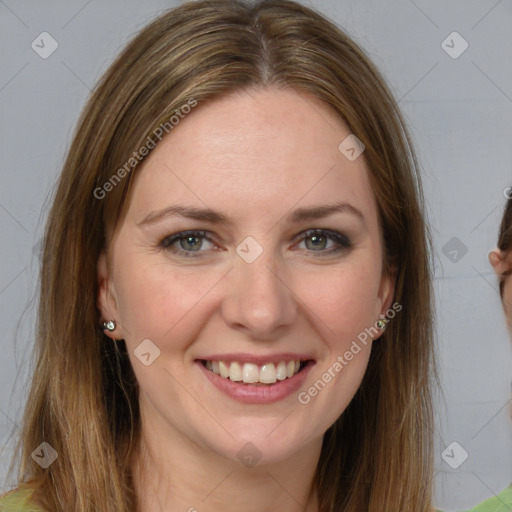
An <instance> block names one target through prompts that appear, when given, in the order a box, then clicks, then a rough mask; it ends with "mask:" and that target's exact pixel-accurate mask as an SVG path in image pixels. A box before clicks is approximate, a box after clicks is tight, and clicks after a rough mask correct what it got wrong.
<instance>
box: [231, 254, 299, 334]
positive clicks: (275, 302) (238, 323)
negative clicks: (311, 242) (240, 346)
mask: <svg viewBox="0 0 512 512" xmlns="http://www.w3.org/2000/svg"><path fill="white" fill-rule="evenodd" d="M287 276H288V274H287V273H286V272H285V271H284V268H283V266H282V265H279V264H278V262H277V261H276V259H275V258H274V257H273V256H272V255H271V254H270V251H263V254H261V255H260V256H259V257H258V258H257V259H256V260H255V261H253V262H252V263H247V262H246V261H244V260H243V259H242V258H240V257H238V256H235V262H234V268H233V269H232V270H231V272H229V274H228V276H227V279H228V282H227V291H226V294H225V298H224V300H223V302H222V307H221V311H222V316H223V318H224V321H225V322H226V324H227V325H228V326H229V327H231V328H232V329H236V330H239V331H243V332H244V333H245V334H246V335H247V336H248V337H250V338H251V339H256V340H260V341H270V340H275V339H277V338H278V337H280V336H282V335H283V332H284V331H285V330H286V328H287V327H289V326H291V325H292V324H293V323H295V322H296V318H297V309H298V308H297V302H296V298H295V296H294V294H293V291H292V289H291V286H290V283H289V281H290V279H289V276H288V279H287ZM287 281H288V282H287Z"/></svg>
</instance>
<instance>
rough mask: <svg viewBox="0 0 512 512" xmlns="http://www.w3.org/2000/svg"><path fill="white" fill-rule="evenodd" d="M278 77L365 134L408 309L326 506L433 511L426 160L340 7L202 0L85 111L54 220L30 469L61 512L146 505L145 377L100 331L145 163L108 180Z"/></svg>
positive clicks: (328, 442)
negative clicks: (141, 453) (136, 482)
mask: <svg viewBox="0 0 512 512" xmlns="http://www.w3.org/2000/svg"><path fill="white" fill-rule="evenodd" d="M273 86H275V87H289V88H292V89H294V90H297V91H301V92H304V93H309V94H311V95H313V96H315V97H316V98H318V99H319V100H321V101H323V102H325V104H326V105H328V106H329V107H330V108H331V109H332V111H333V112H335V113H336V114H337V115H338V116H339V118H340V119H342V120H343V121H344V122H345V123H346V124H347V125H348V127H349V128H350V130H351V132H352V133H354V134H355V135H356V136H357V137H358V138H359V139H360V140H361V141H362V142H363V144H364V145H365V146H366V150H365V152H364V158H365V161H366V163H367V166H368V169H369V173H370V179H371V184H372V188H373V191H374V194H375V197H376V200H377V203H378V208H379V216H380V223H381V226H382V230H383V236H384V241H385V254H386V261H387V262H388V263H389V262H392V263H393V264H394V265H396V266H397V268H398V274H397V283H396V291H395V301H396V302H398V303H400V304H401V305H402V307H403V311H402V312H401V313H400V314H398V315H397V316H396V318H395V319H394V320H393V321H392V322H390V323H389V325H388V327H387V329H386V331H385V332H384V334H383V335H382V337H381V339H380V340H379V341H378V342H377V343H374V346H373V349H372V353H371V357H370V362H369V366H368V369H367V372H366V374H365V377H364V380H363V382H362V384H361V386H360V388H359V390H358V391H357V393H356V395H355V397H354V398H353V400H352V401H351V403H350V404H349V406H348V407H347V409H346V410H345V411H344V413H343V414H342V415H341V416H340V418H339V419H338V420H337V421H336V422H335V424H334V425H333V426H332V427H331V428H329V429H328V431H327V432H326V434H325V436H324V442H323V448H322V452H321V457H320V461H319V464H318V467H317V471H316V475H315V482H316V486H317V489H318V495H319V500H320V510H321V511H322V512H327V511H329V512H334V511H336V512H337V511H339V510H344V511H346V512H361V511H363V510H365V511H379V512H396V511H397V510H407V511H412V510H414V512H426V511H429V512H430V510H431V489H432V487H431V479H432V473H433V470H432V444H433V443H432V431H433V428H432V427H433V414H432V383H433V382H432V376H435V375H436V373H435V361H434V352H433V351H434V343H433V333H432V317H433V307H432V289H431V261H430V254H431V253H430V236H429V234H428V230H427V228H426V225H425V222H424V216H423V196H422V191H421V184H420V177H419V171H418V164H417V160H416V157H415V154H414V151H413V147H412V144H411V141H410V138H409V135H408V134H407V130H406V127H405V124H404V121H403V119H402V117H401V114H400V112H399V109H398V106H397V103H396V101H395V100H394V98H393V96H392V94H391V92H390V91H389V89H388V87H387V86H386V84H385V81H384V79H383V78H382V76H381V75H380V73H379V71H378V70H377V69H376V68H375V67H374V65H373V64H372V63H371V62H370V61H369V59H368V57H366V55H365V54H364V52H363V51H362V50H361V49H360V48H359V47H358V46H357V45H356V44H355V43H354V42H353V41H352V40H351V39H350V38H349V37H348V36H347V35H346V34H345V33H344V32H343V31H341V30H340V29H339V28H338V27H336V26H335V25H334V24H333V23H331V22H330V21H328V20H327V19H326V18H325V17H323V16H322V15H320V14H318V13H317V12H315V11H313V10H311V9H309V8H307V7H305V6H302V5H300V4H298V3H295V2H293V1H286V0H283V1H280V0H263V1H261V2H256V3H253V4H248V3H244V2H243V1H241V0H198V1H194V2H186V3H184V4H182V5H181V6H179V7H177V8H175V9H172V10H170V11H168V12H166V13H164V14H163V15H162V16H160V17H158V18H157V19H156V20H154V21H153V22H152V23H150V24H149V25H148V26H147V27H145V28H144V29H143V30H142V31H141V32H140V33H139V34H138V35H137V36H136V37H135V38H134V39H133V41H132V42H131V43H130V44H129V45H128V46H127V47H126V49H125V50H124V51H123V52H122V53H121V54H120V56H119V57H118V58H117V59H116V60H115V62H114V63H113V64H112V65H111V66H110V68H109V69H108V70H107V72H106V73H105V75H104V76H103V78H102V79H101V81H100V82H99V84H98V85H97V86H96V88H95V90H94V91H93V94H92V96H91V98H90V100H89V101H88V103H87V105H86V107H85V109H84V112H83V113H82V115H81V118H80V120H79V122H78V126H77V129H76V132H75V135H74V138H73V141H72V143H71V146H70V150H69V154H68V156H67V159H66V161H65V164H64V168H63V171H62V174H61V176H60V180H59V183H58V187H57V190H56V194H55V197H54V200H53V206H52V208H51V211H50V213H49V218H48V222H47V227H46V231H45V237H44V249H43V259H42V269H41V290H40V304H39V312H38V333H37V341H36V364H35V368H34V374H33V379H32V384H31V389H30V393H29V398H28V403H27V406H26V411H25V416H24V420H23V429H22V433H21V437H20V442H19V444H18V458H19V460H20V461H21V464H20V468H19V481H20V482H31V483H33V484H34V485H37V489H36V491H35V494H34V496H35V501H36V502H37V503H38V504H40V505H41V506H42V507H43V509H44V510H48V511H52V512H53V511H54V512H62V511H69V510H73V511H75V512H92V511H93V510H94V511H97V510H101V511H102V512H114V511H115V512H133V511H135V510H137V499H136V496H135V495H134V491H133V482H132V481H131V476H130V474H129V465H128V463H127V461H128V460H129V457H130V454H131V453H132V450H133V449H134V447H135V446H136V445H137V442H138V439H139V433H140V423H139V408H138V387H137V382H136V379H135V376H134V373H133V370H132V368H131V366H130V362H129V360H128V356H127V354H126V347H125V345H124V343H123V342H122V341H120V342H118V343H117V344H115V343H112V342H111V341H110V340H109V338H107V337H106V336H105V335H104V333H103V332H102V331H101V330H100V329H99V327H98V326H99V323H100V316H99V311H98V309H97V305H96V300H97V294H98V286H97V273H96V264H97V261H98V258H99V255H100V253H101V251H102V250H103V249H105V248H108V244H109V239H110V233H112V230H114V229H115V227H116V225H117V224H118V222H119V221H120V219H121V218H122V215H123V209H124V207H125V205H126V203H127V197H128V192H129V188H130V184H131V183H132V180H133V177H134V175H135V173H136V171H137V168H138V167H139V166H138V165H137V166H134V169H133V171H131V172H129V173H126V176H124V175H123V179H121V180H119V182H116V184H115V186H113V187H111V188H112V189H111V190H110V191H109V193H108V194H106V195H105V196H104V197H103V198H101V199H98V198H97V195H98V194H97V193H96V194H95V191H97V190H98V187H102V185H103V184H105V183H106V182H108V181H109V179H111V178H112V176H113V174H114V173H115V172H116V170H118V169H120V168H121V167H122V166H123V165H124V164H125V162H127V161H128V160H129V159H130V158H131V156H132V155H133V152H134V151H137V150H138V148H140V146H141V145H142V143H143V142H144V141H146V140H147V139H148V137H149V138H150V139H152V140H154V141H155V143H156V142H157V140H156V138H155V134H154V131H155V129H157V128H158V127H159V126H160V125H161V124H162V123H164V122H167V121H168V120H169V118H170V116H171V115H172V114H173V113H174V112H175V110H176V109H178V108H180V106H181V105H184V104H187V103H188V102H192V101H197V102H198V103H197V104H198V105H199V106H198V107H196V108H201V104H203V103H204V102H206V101H210V100H214V99H215V98H218V97H220V96H222V95H225V94H228V93H230V92H234V91H239V90H242V89H244V88H250V87H252V88H262V87H273ZM178 129H179V128H178ZM340 142H341V141H340ZM42 441H46V442H47V443H49V444H50V445H51V446H52V447H53V448H54V449H55V450H56V451H57V452H58V455H59V457H58V459H57V461H56V462H54V463H53V464H52V465H51V466H50V467H48V468H47V469H44V470H43V469H42V468H41V467H40V466H39V465H38V464H36V463H35V462H34V460H32V458H31V456H30V454H31V452H32V451H33V450H34V448H35V447H37V446H38V445H39V444H40V443H41V442H42Z"/></svg>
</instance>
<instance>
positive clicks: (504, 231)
mask: <svg viewBox="0 0 512 512" xmlns="http://www.w3.org/2000/svg"><path fill="white" fill-rule="evenodd" d="M510 191H511V192H512V187H510ZM498 249H500V251H503V252H509V251H511V250H512V197H511V198H509V199H508V201H507V206H505V211H504V213H503V219H501V226H500V234H499V236H498Z"/></svg>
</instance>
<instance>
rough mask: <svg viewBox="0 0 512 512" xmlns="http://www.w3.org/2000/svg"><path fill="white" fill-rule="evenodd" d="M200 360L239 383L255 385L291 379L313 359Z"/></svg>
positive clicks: (214, 371)
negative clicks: (262, 362)
mask: <svg viewBox="0 0 512 512" xmlns="http://www.w3.org/2000/svg"><path fill="white" fill-rule="evenodd" d="M199 362H200V363H201V364H202V365H203V366H204V367H205V368H206V369H207V370H209V371H211V372H212V373H214V374H215V375H218V376H219V377H222V378H223V379H227V380H231V381H232V382H236V383H237V384H240V385H244V384H252V385H255V386H269V385H272V384H275V383H276V382H281V381H284V380H287V379H290V378H291V377H293V376H294V375H297V374H298V373H300V372H302V371H303V370H304V368H306V367H307V366H308V365H310V364H314V361H313V360H310V359H308V360H303V361H301V360H290V361H278V362H268V363H265V364H262V365H258V364H254V363H243V362H237V361H232V362H225V361H209V360H205V359H200V360H199Z"/></svg>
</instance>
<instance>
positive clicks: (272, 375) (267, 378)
mask: <svg viewBox="0 0 512 512" xmlns="http://www.w3.org/2000/svg"><path fill="white" fill-rule="evenodd" d="M278 366H279V365H278ZM276 379H277V371H276V367H275V366H274V363H268V364H264V365H263V366H262V367H261V370H260V382H263V383H264V384H273V383H274V382H275V381H276Z"/></svg>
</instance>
